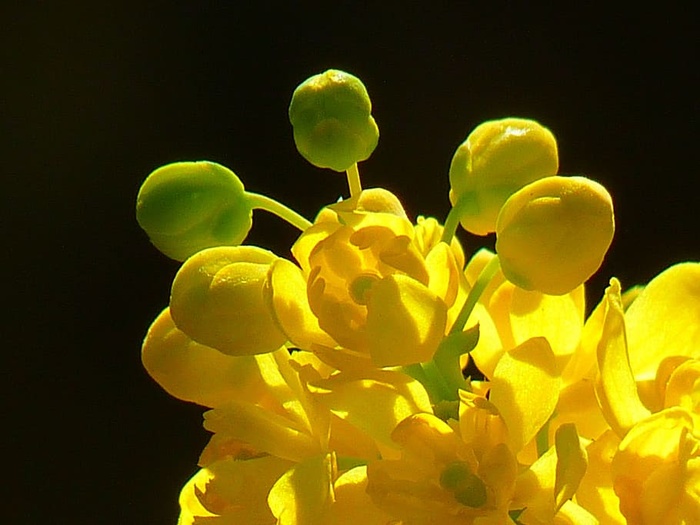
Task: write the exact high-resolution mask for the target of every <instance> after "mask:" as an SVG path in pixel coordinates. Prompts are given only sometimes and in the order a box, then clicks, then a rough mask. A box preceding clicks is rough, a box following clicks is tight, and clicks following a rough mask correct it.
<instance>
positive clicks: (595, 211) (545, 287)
mask: <svg viewBox="0 0 700 525" xmlns="http://www.w3.org/2000/svg"><path fill="white" fill-rule="evenodd" d="M614 232H615V217H614V213H613V203H612V198H611V197H610V194H609V193H608V191H607V190H606V189H605V188H604V187H603V186H601V185H600V184H598V183H597V182H595V181H592V180H590V179H587V178H585V177H560V176H556V177H547V178H545V179H540V180H538V181H535V182H533V183H531V184H528V185H527V186H525V187H524V188H522V189H520V190H519V191H517V192H516V193H514V194H513V195H512V196H511V197H510V198H509V199H508V200H507V201H506V203H505V204H504V205H503V208H502V209H501V213H500V214H499V216H498V221H497V224H496V251H497V252H498V257H499V259H500V263H501V269H502V270H503V274H504V275H505V276H506V278H507V279H508V280H509V281H511V282H512V283H513V284H515V285H517V286H519V287H521V288H524V289H526V290H538V291H540V292H543V293H546V294H551V295H562V294H565V293H568V292H570V291H571V290H573V289H574V288H576V287H577V286H579V285H580V284H582V283H583V282H585V281H586V280H587V279H588V278H589V277H591V276H592V275H593V274H594V273H595V272H596V271H597V270H598V268H599V267H600V265H601V264H602V262H603V257H604V256H605V253H606V252H607V250H608V248H609V247H610V243H611V242H612V238H613V234H614Z"/></svg>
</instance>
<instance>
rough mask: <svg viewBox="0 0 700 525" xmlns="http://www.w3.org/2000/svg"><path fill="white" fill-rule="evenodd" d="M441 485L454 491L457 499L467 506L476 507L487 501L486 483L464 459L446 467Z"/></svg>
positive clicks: (441, 478) (441, 477) (441, 476)
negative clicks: (473, 471)
mask: <svg viewBox="0 0 700 525" xmlns="http://www.w3.org/2000/svg"><path fill="white" fill-rule="evenodd" d="M440 486H441V487H442V488H444V489H445V490H448V491H449V492H452V494H454V497H455V499H456V500H457V501H458V502H459V503H461V504H462V505H465V506H467V507H472V508H475V509H476V508H479V507H483V506H484V504H485V503H486V499H487V494H486V485H484V482H483V481H481V479H480V478H479V477H478V476H476V475H475V474H474V473H472V471H471V469H470V468H469V465H467V464H466V463H465V462H464V461H455V462H454V463H450V464H449V465H447V467H445V470H443V471H442V474H441V475H440Z"/></svg>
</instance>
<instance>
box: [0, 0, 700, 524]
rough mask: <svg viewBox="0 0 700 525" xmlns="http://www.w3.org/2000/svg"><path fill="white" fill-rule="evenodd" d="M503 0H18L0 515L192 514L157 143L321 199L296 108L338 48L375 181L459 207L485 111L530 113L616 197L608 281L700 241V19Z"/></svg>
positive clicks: (413, 200) (565, 162)
mask: <svg viewBox="0 0 700 525" xmlns="http://www.w3.org/2000/svg"><path fill="white" fill-rule="evenodd" d="M486 3H487V2H478V3H477V2H431V3H430V7H428V6H427V4H428V2H425V3H420V2H377V3H376V5H372V4H371V3H367V4H364V3H361V2H327V3H325V4H309V3H306V2H301V3H295V4H294V5H293V6H291V5H290V6H287V7H282V8H274V9H273V8H272V7H266V6H265V5H261V6H259V7H255V8H253V7H251V6H250V5H248V4H249V3H247V2H233V1H232V2H205V1H202V2H200V1H191V2H145V4H147V5H139V4H137V3H135V2H114V3H105V2H94V3H87V2H84V3H70V2H65V3H64V2H50V3H49V2H47V3H46V4H45V5H43V6H42V4H38V3H34V2H3V3H2V7H0V19H1V20H2V21H3V30H2V31H1V32H0V33H2V35H1V36H0V38H1V39H2V40H1V41H0V44H1V50H0V52H1V53H2V60H3V62H2V63H3V68H2V80H1V82H2V88H1V89H2V93H1V94H2V99H1V100H0V126H2V127H3V129H4V133H3V143H4V144H3V146H4V148H3V149H5V150H6V151H5V153H4V154H3V161H4V162H3V166H2V182H3V191H2V197H3V201H4V205H3V207H2V208H3V212H9V215H8V216H4V217H2V223H3V232H4V234H3V237H4V238H5V239H6V242H5V245H6V246H7V248H6V250H5V251H4V255H3V259H2V260H3V263H2V270H3V277H4V281H5V284H4V286H3V290H4V292H5V293H4V302H5V309H4V311H5V315H3V323H6V324H5V326H4V328H3V334H4V335H5V344H4V345H3V362H4V365H3V367H2V369H3V371H4V376H5V377H4V380H3V386H4V387H5V389H6V390H7V394H6V395H3V398H4V399H5V400H8V401H9V402H8V403H7V409H6V410H5V411H4V418H3V419H4V421H5V425H4V430H3V434H4V435H5V436H6V437H8V438H9V444H8V445H7V446H4V447H3V451H4V454H5V456H6V457H7V458H8V459H9V464H8V462H6V463H5V469H6V473H5V481H6V483H5V485H7V486H8V488H9V492H7V491H4V492H3V496H4V499H5V504H4V505H3V516H2V517H3V520H4V521H6V522H8V523H17V524H39V523H56V524H62V523H66V524H68V523H70V524H83V523H84V524H93V523H101V524H132V523H133V524H153V525H156V524H174V523H175V521H176V516H177V495H178V491H179V489H180V487H181V485H182V484H183V483H184V482H185V481H186V480H187V479H188V477H189V476H190V475H191V474H192V473H193V472H194V471H195V468H196V467H195V464H196V460H197V457H198V454H199V452H200V450H201V448H202V447H203V445H204V444H205V442H206V437H207V436H206V434H205V432H204V431H203V430H202V429H201V424H200V423H201V413H202V409H201V408H199V407H196V406H192V405H188V404H186V403H184V402H180V401H177V400H175V399H172V398H170V397H169V396H168V395H167V394H166V393H165V392H163V391H161V390H160V388H159V387H158V386H157V385H156V384H155V383H154V382H152V381H151V379H150V378H149V377H148V376H147V375H146V373H145V372H144V371H143V370H142V368H141V364H140V358H139V351H140V343H141V339H142V337H143V335H144V333H145V331H146V329H147V327H148V325H149V324H150V322H151V320H152V319H153V318H154V316H155V315H156V314H157V313H158V312H159V311H160V310H161V308H163V307H164V306H165V305H166V304H167V300H168V293H169V286H170V283H171V280H172V277H173V276H174V273H175V271H176V270H177V264H176V263H174V262H173V261H169V260H168V259H166V258H165V257H164V256H162V255H160V254H159V253H158V252H157V251H156V250H155V249H153V248H152V247H151V246H150V244H149V242H148V240H147V238H146V237H145V235H144V234H142V232H141V231H140V230H139V229H138V226H137V224H136V222H135V219H134V211H133V208H134V201H135V197H136V193H137V191H138V188H139V185H140V183H141V181H142V180H143V179H144V177H145V176H146V175H147V174H148V173H149V172H150V171H152V170H153V169H155V168H156V167H158V166H160V165H162V164H165V163H169V162H172V161H176V160H201V159H208V160H214V161H217V162H220V163H222V164H224V165H227V166H229V167H230V168H232V169H233V170H234V171H235V172H236V173H237V174H238V175H239V176H240V177H241V178H242V179H243V181H244V183H245V184H246V187H247V188H248V189H250V190H251V191H255V192H259V193H265V194H267V195H270V196H272V197H275V198H278V199H280V200H282V201H283V202H285V203H287V204H289V205H291V206H292V207H294V208H295V209H297V210H298V211H300V212H301V213H302V214H304V215H306V216H307V217H312V216H313V215H314V212H315V210H316V209H317V208H318V207H319V206H321V205H322V204H324V203H328V202H330V201H334V200H335V199H336V198H337V197H338V195H340V194H343V193H346V192H347V188H346V183H345V181H344V178H343V177H342V176H338V175H336V174H333V173H332V172H325V171H322V170H318V169H315V168H313V167H312V166H310V165H309V164H307V163H306V162H305V161H304V160H303V159H302V158H301V157H300V156H299V155H298V154H297V153H296V150H295V148H294V144H293V141H292V134H291V127H290V125H289V124H288V121H287V114H286V111H287V106H288V103H289V99H290V96H291V93H292V91H293V89H294V88H295V86H296V85H297V84H298V83H300V82H301V81H302V80H304V79H305V78H306V77H308V76H310V75H312V74H315V73H318V72H321V71H323V70H325V69H328V68H330V67H334V68H339V69H345V70H347V71H350V72H352V73H354V74H356V75H357V76H359V77H360V78H361V79H362V80H363V81H364V83H365V85H366V86H367V88H368V90H369V92H370V95H371V97H372V101H373V104H374V110H373V114H374V116H375V118H376V120H377V122H378V124H379V128H380V134H381V138H380V142H379V146H378V148H377V150H376V151H375V153H374V154H373V155H372V157H371V158H370V160H369V161H367V162H365V163H364V164H362V165H361V167H360V169H361V173H362V176H363V183H364V185H365V186H386V187H388V188H389V189H391V190H393V191H395V192H397V193H398V194H400V195H401V196H403V198H404V203H405V205H406V207H407V209H408V210H409V213H411V214H412V215H413V216H415V215H417V214H419V213H421V214H426V215H435V216H437V217H438V218H440V219H442V218H444V217H445V215H446V213H447V211H448V201H447V191H448V180H447V169H448V166H449V162H450V159H451V157H452V154H453V152H454V150H455V148H456V147H457V146H458V145H459V144H460V143H461V142H462V141H463V140H464V138H465V137H466V135H467V134H468V132H469V131H470V130H471V129H472V128H473V127H474V126H476V125H477V124H478V123H480V122H482V121H483V120H487V119H493V118H500V117H504V116H523V117H529V118H534V119H536V120H539V121H540V122H541V123H543V124H544V125H546V126H548V127H549V128H550V129H552V131H553V132H554V133H555V135H556V137H557V139H558V142H559V151H560V164H561V171H562V172H566V173H574V172H576V173H586V174H588V175H589V176H590V177H592V178H595V179H597V180H598V181H600V182H602V183H603V184H605V185H606V186H607V187H608V189H609V190H610V191H611V193H612V194H613V196H614V198H615V203H616V212H617V221H618V229H617V234H616V238H615V241H614V244H613V246H612V249H611V251H610V252H609V255H608V257H607V260H606V263H605V264H604V266H603V267H602V269H601V270H600V272H599V276H597V277H596V278H594V280H593V282H592V285H591V294H592V296H594V297H599V296H600V294H601V293H602V290H603V288H604V286H605V283H606V281H607V279H608V278H609V277H610V276H612V275H616V276H618V277H619V278H620V279H621V280H622V282H623V285H632V284H634V283H638V282H644V281H647V280H648V279H650V278H651V277H652V276H653V275H655V274H656V273H658V272H659V271H661V270H662V269H664V268H665V267H667V266H668V265H670V264H672V263H673V262H677V261H681V260H687V259H698V258H699V257H700V244H699V242H698V234H697V227H698V212H697V208H698V205H699V204H700V199H699V197H698V182H697V181H698V175H697V155H698V148H697V144H698V132H697V126H698V123H699V119H698V116H699V115H698V106H697V98H696V96H697V92H698V82H697V80H698V78H697V55H696V53H694V52H693V46H694V45H695V44H697V41H696V32H695V31H694V30H691V23H690V21H691V17H689V16H688V15H687V14H685V13H684V12H683V11H682V10H671V9H669V10H658V11H656V10H642V9H641V8H639V7H637V8H636V9H634V10H622V9H615V8H612V9H611V8H610V7H607V8H605V9H595V8H576V9H575V10H571V9H570V8H567V9H566V10H561V9H557V10H551V9H549V10H544V9H536V8H533V7H531V6H530V7H523V6H521V7H513V6H508V5H507V4H500V5H497V6H492V7H485V6H484V5H483V4H486ZM294 235H295V232H294V230H292V229H291V227H288V226H287V225H286V224H284V223H282V222H280V221H278V220H276V219H274V218H271V217H268V216H265V215H264V214H262V213H261V214H258V215H256V217H255V226H254V230H253V232H252V236H251V238H250V242H251V243H256V244H260V245H263V246H266V247H269V248H272V249H274V250H276V251H277V252H278V253H279V254H280V255H287V254H288V251H287V250H288V246H289V245H290V244H291V242H292V240H293V238H294ZM463 239H464V240H465V242H467V245H468V246H474V245H475V244H474V243H475V241H479V239H468V238H466V237H463ZM486 242H487V243H488V242H490V240H488V239H487V240H486ZM470 243H471V244H470Z"/></svg>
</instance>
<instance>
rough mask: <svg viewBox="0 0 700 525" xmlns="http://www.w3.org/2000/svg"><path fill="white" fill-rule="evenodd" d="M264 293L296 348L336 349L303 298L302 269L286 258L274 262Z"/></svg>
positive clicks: (281, 326)
mask: <svg viewBox="0 0 700 525" xmlns="http://www.w3.org/2000/svg"><path fill="white" fill-rule="evenodd" d="M267 283H268V286H267V288H266V290H265V292H266V298H267V300H268V301H269V303H270V306H271V308H270V309H271V311H272V312H273V313H274V315H275V319H276V320H277V322H278V324H279V326H280V328H281V330H282V331H283V332H284V333H285V334H286V335H287V337H288V338H289V340H290V341H291V342H292V343H294V345H296V346H297V347H298V348H303V349H309V348H311V346H312V345H313V344H322V345H326V346H331V347H333V346H335V341H333V339H332V338H331V337H330V336H329V335H328V334H326V333H325V332H324V331H323V330H321V327H320V326H319V325H318V319H317V318H316V316H315V315H314V314H313V312H312V311H311V307H310V306H309V300H308V298H307V296H306V279H305V278H304V275H303V274H302V272H301V270H300V269H299V268H298V267H297V266H296V265H294V264H293V263H291V262H290V261H288V260H286V259H278V260H277V261H275V262H274V263H273V264H272V266H271V268H270V272H269V275H268V280H267Z"/></svg>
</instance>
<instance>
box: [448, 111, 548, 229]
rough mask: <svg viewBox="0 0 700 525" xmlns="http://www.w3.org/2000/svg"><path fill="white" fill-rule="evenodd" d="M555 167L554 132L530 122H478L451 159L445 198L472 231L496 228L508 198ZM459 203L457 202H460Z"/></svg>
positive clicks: (510, 120)
mask: <svg viewBox="0 0 700 525" xmlns="http://www.w3.org/2000/svg"><path fill="white" fill-rule="evenodd" d="M558 169H559V157H558V155H557V143H556V140H555V138H554V135H552V133H551V132H550V131H549V130H548V129H547V128H545V127H543V126H541V125H540V124H538V123H537V122H535V121H534V120H526V119H520V118H506V119H502V120H491V121H488V122H484V123H483V124H480V125H479V126H477V127H476V128H475V129H474V131H472V132H471V133H470V134H469V136H468V137H467V140H465V141H464V142H463V143H462V144H461V145H460V146H459V148H457V151H456V152H455V154H454V157H453V158H452V164H451V165H450V202H451V203H452V205H453V206H457V204H458V203H460V204H459V205H460V210H459V211H460V214H459V217H460V222H461V224H462V226H463V227H464V229H466V230H467V231H469V232H471V233H474V234H477V235H487V234H489V233H492V232H494V231H495V230H496V219H497V217H498V213H499V211H500V209H501V206H503V203H505V202H506V200H507V199H508V197H510V196H511V195H512V194H513V193H515V192H516V191H518V190H519V189H520V188H522V187H523V186H525V185H526V184H529V183H530V182H533V181H535V180H537V179H541V178H542V177H547V176H550V175H555V174H556V173H557V171H558ZM460 201H462V202H460Z"/></svg>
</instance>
